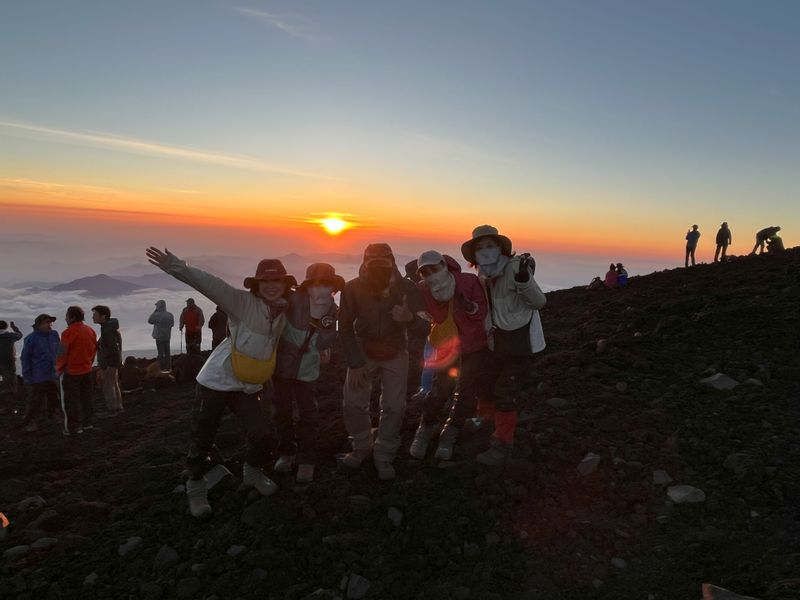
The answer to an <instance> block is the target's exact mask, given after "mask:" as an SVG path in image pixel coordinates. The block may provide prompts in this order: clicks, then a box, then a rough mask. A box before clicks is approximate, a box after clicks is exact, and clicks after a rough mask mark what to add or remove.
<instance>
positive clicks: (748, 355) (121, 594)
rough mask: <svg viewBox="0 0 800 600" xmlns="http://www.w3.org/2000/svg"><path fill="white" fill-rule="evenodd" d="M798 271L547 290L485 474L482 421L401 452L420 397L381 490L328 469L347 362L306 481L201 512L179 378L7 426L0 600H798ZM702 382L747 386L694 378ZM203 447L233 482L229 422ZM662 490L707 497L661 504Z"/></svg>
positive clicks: (797, 261)
mask: <svg viewBox="0 0 800 600" xmlns="http://www.w3.org/2000/svg"><path fill="white" fill-rule="evenodd" d="M798 267H800V250H799V249H794V250H790V251H787V252H785V253H784V254H783V255H780V256H758V257H744V258H739V259H734V260H732V261H731V262H728V263H726V264H719V265H700V266H698V267H696V268H691V269H674V270H670V271H664V272H659V273H655V274H652V275H648V276H644V277H634V278H632V279H631V281H630V285H629V287H627V288H626V289H623V290H598V291H589V290H585V289H582V288H574V289H570V290H562V291H558V292H553V293H550V294H548V306H547V308H546V309H545V310H544V311H543V313H542V320H543V324H544V328H545V333H546V335H547V339H548V348H547V350H546V351H545V352H543V353H541V354H539V355H537V358H536V359H535V361H534V362H533V365H532V369H531V372H530V378H529V379H528V380H527V381H524V382H521V383H520V385H521V393H520V395H521V397H522V399H523V405H524V409H523V411H522V416H521V419H520V426H519V428H518V429H517V434H516V449H515V453H514V460H513V462H512V464H511V465H509V466H508V467H507V468H506V469H505V470H492V469H486V468H483V467H480V466H479V465H476V463H475V461H474V455H475V453H476V452H478V451H480V450H481V449H482V448H484V447H485V446H486V444H487V440H488V433H487V432H485V431H482V432H477V433H474V434H472V435H471V436H467V437H465V438H464V442H463V444H462V445H461V446H460V447H459V448H458V452H457V453H456V455H455V457H454V458H455V460H454V461H452V462H451V463H445V464H440V465H437V464H436V463H435V462H434V461H433V460H432V458H429V459H428V460H426V461H424V462H419V461H414V460H411V459H409V458H408V457H407V454H406V449H407V448H408V443H409V442H410V438H411V436H412V434H413V430H414V420H415V419H416V417H417V415H418V413H419V409H418V407H416V406H410V407H409V414H408V419H407V423H406V427H405V430H404V447H403V450H402V451H401V455H400V457H399V458H398V460H397V467H398V478H397V480H396V481H395V482H392V483H381V482H378V481H377V480H376V477H375V471H374V469H373V468H372V466H371V465H370V466H368V467H366V468H365V469H364V470H363V472H356V473H351V472H344V471H342V470H340V469H338V468H337V467H336V461H335V458H334V457H335V455H336V453H337V452H341V451H343V450H345V449H346V448H347V439H346V435H345V433H344V428H343V426H342V422H341V414H340V412H341V411H340V403H341V391H340V390H341V385H342V378H343V365H342V360H341V355H340V354H339V355H338V356H336V357H334V360H333V362H332V364H331V365H330V366H329V367H327V369H326V371H325V373H324V374H323V376H322V378H321V381H320V384H319V388H318V396H319V399H320V408H321V413H322V417H323V422H324V427H323V430H322V432H321V435H320V449H321V454H322V455H323V456H325V457H326V458H325V460H324V462H323V463H322V464H321V465H320V466H319V467H318V477H317V481H315V482H314V483H313V484H312V485H308V486H302V487H300V486H295V484H294V482H293V479H292V478H291V477H289V476H276V477H275V479H276V480H277V481H278V483H279V484H280V487H281V489H280V491H279V492H278V493H277V494H276V495H274V496H272V497H270V498H265V499H262V498H260V497H257V496H255V493H254V492H247V491H241V490H240V489H239V480H238V478H233V479H228V480H226V481H223V482H222V483H220V484H219V485H218V486H217V487H215V488H214V489H213V490H212V492H211V494H210V498H211V503H212V505H213V507H214V516H213V518H212V519H211V520H210V521H207V522H198V521H196V520H194V519H192V518H191V517H190V516H189V515H188V514H187V505H186V498H185V495H183V494H182V493H181V492H180V487H178V486H180V485H181V484H182V483H183V480H184V475H182V471H183V464H182V458H183V455H184V452H185V450H186V448H187V435H188V430H189V419H190V413H191V409H192V402H193V388H192V385H191V384H188V383H187V384H180V385H176V386H174V387H171V388H166V389H162V390H160V391H148V392H145V393H143V394H141V395H137V396H132V397H127V398H126V403H127V412H126V414H125V416H124V418H120V419H118V420H116V421H101V422H100V424H99V428H98V430H96V431H94V432H90V433H85V434H83V435H81V436H78V437H75V438H64V437H62V436H61V435H60V433H58V430H57V428H56V423H55V422H53V423H50V424H48V426H47V427H46V428H45V430H44V431H40V432H37V433H35V434H25V433H24V432H22V431H21V430H19V429H14V425H15V422H14V419H15V417H13V416H5V417H0V419H2V420H0V427H1V428H2V431H3V437H2V441H0V511H2V512H4V513H5V514H6V515H7V516H8V518H9V519H10V521H11V525H10V526H9V527H8V528H7V535H6V536H5V539H4V540H3V541H2V542H0V552H2V553H3V556H2V558H1V559H0V597H2V598H9V599H14V598H15V599H19V600H23V599H28V598H48V599H50V598H78V597H80V598H175V597H178V598H206V599H211V598H216V599H220V600H222V599H235V598H260V599H272V598H274V599H278V598H281V599H283V598H291V599H301V598H336V597H341V598H347V597H364V598H385V599H390V598H398V599H399V598H403V599H405V598H436V599H447V598H459V599H465V598H476V599H492V598H497V599H500V598H529V599H534V598H535V599H542V600H550V599H553V600H554V599H586V598H608V599H612V598H613V599H627V598H631V599H637V600H644V599H649V598H652V599H683V598H692V599H693V598H699V597H700V585H701V583H702V582H713V583H715V584H718V585H721V586H723V587H726V588H729V589H731V590H735V591H736V592H738V593H740V594H749V595H753V596H756V597H758V598H765V599H766V598H769V599H789V598H800V500H799V499H800V456H799V455H800V398H798V390H799V388H800V377H799V375H800V367H799V366H798V349H799V346H800V344H799V341H798V340H800V307H799V305H798V298H799V297H800V277H799V276H798V273H799V271H798ZM715 373H724V374H725V375H727V376H729V377H731V378H733V379H734V380H736V381H737V382H738V383H739V385H737V386H736V387H735V388H733V389H730V390H717V389H714V388H713V387H711V386H710V385H708V384H705V383H701V382H700V380H701V379H704V378H707V377H709V376H711V375H714V374H715ZM98 402H99V398H98ZM217 442H218V446H219V449H220V452H221V455H222V456H223V457H224V460H225V463H226V465H227V466H228V468H230V470H231V471H233V472H234V474H238V473H241V461H242V459H243V447H242V444H241V437H240V432H239V429H238V425H237V423H236V421H235V420H234V419H233V418H232V417H230V418H227V419H226V420H225V421H224V423H223V425H222V427H221V431H220V434H219V437H218V441H217ZM588 453H594V454H596V455H597V456H599V459H600V460H599V463H598V464H597V465H596V468H595V469H594V470H592V468H593V467H592V464H590V463H585V464H584V467H587V468H585V469H583V468H582V471H584V473H586V474H582V473H581V472H580V471H579V470H578V468H577V467H578V465H579V464H580V463H581V461H582V460H583V459H584V457H585V456H586V455H587V454H588ZM654 471H665V472H666V474H667V475H668V477H669V478H671V479H672V481H671V482H666V480H665V479H657V480H658V482H659V483H654ZM659 476H661V477H663V474H659ZM657 477H658V476H657ZM673 485H691V486H694V487H696V488H699V489H700V490H702V491H703V492H704V493H705V500H704V501H702V502H697V503H687V504H684V503H678V504H676V503H673V502H672V501H670V500H669V498H668V496H667V491H668V488H669V486H673ZM176 487H177V491H176ZM37 496H38V497H40V498H41V501H39V500H37V499H36V498H35V497H37ZM31 498H33V499H32V500H26V499H31Z"/></svg>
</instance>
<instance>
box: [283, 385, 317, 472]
mask: <svg viewBox="0 0 800 600" xmlns="http://www.w3.org/2000/svg"><path fill="white" fill-rule="evenodd" d="M272 383H273V385H274V390H275V396H274V400H273V402H274V405H275V427H276V428H277V430H278V453H279V454H281V455H286V456H291V455H294V454H297V462H298V463H299V464H309V465H313V464H315V463H316V460H317V443H316V442H317V436H318V434H319V412H318V410H317V399H316V391H315V388H316V385H315V382H313V381H299V380H297V379H284V378H282V377H275V378H274V379H273V380H272ZM295 406H296V407H297V420H296V421H295V418H294V415H295V410H294V407H295Z"/></svg>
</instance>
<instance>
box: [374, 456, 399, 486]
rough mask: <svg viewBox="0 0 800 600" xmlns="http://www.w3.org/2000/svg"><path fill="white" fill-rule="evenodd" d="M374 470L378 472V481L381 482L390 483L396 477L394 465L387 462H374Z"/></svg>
mask: <svg viewBox="0 0 800 600" xmlns="http://www.w3.org/2000/svg"><path fill="white" fill-rule="evenodd" d="M375 469H376V470H377V471H378V479H380V480H381V481H391V480H392V479H394V478H395V477H397V472H396V471H395V470H394V465H393V464H392V463H391V462H390V461H388V460H377V459H376V460H375Z"/></svg>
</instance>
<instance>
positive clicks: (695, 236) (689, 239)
mask: <svg viewBox="0 0 800 600" xmlns="http://www.w3.org/2000/svg"><path fill="white" fill-rule="evenodd" d="M699 239H700V232H699V231H698V230H697V225H692V228H691V229H690V230H689V231H687V232H686V260H685V261H684V266H686V267H688V266H689V259H690V258H691V260H692V266H694V265H695V262H694V252H695V250H697V241H698V240H699Z"/></svg>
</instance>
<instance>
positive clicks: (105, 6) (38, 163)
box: [0, 0, 800, 283]
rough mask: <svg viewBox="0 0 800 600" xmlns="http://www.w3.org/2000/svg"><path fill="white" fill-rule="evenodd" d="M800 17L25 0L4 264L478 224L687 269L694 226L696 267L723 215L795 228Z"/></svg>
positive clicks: (436, 235)
mask: <svg viewBox="0 0 800 600" xmlns="http://www.w3.org/2000/svg"><path fill="white" fill-rule="evenodd" d="M799 23H800V3H797V2H779V1H775V2H765V3H758V2H739V1H735V0H725V1H708V2H632V1H625V2H615V1H602V2H571V1H555V0H554V1H552V2H502V3H493V2H468V1H461V0H459V1H442V2H410V1H403V2H344V1H342V2H330V1H319V2H310V1H309V2H300V1H298V2H272V1H270V2H264V1H256V0H242V1H231V2H228V1H224V0H198V1H189V0H185V1H155V0H152V1H147V0H145V1H140V2H107V1H105V0H98V1H94V2H92V1H87V0H76V1H74V2H63V1H60V0H59V1H52V2H46V1H36V2H6V3H3V5H2V7H0V214H2V224H3V237H2V240H1V241H0V250H1V251H2V252H3V254H4V259H3V263H4V264H3V270H4V271H5V272H9V271H14V268H13V265H12V263H14V259H15V257H16V258H19V260H20V261H22V260H23V257H24V263H20V264H23V265H24V267H20V268H24V269H26V270H28V271H37V268H38V267H40V272H41V274H42V276H45V275H48V276H49V275H50V271H48V268H50V267H48V265H50V266H51V267H52V269H51V270H57V267H55V266H53V265H63V264H64V263H70V264H72V265H73V266H76V268H77V267H81V266H82V265H83V264H84V263H85V265H86V268H89V267H90V266H91V267H93V266H94V265H95V264H96V263H97V258H98V255H101V256H102V257H104V258H113V257H127V256H129V255H132V254H136V255H141V259H142V261H144V258H143V249H144V247H145V246H147V245H150V244H157V245H167V246H169V245H172V246H173V247H177V248H178V250H182V251H184V252H186V253H195V254H196V253H205V254H214V253H225V254H248V253H252V254H254V255H256V256H258V257H260V256H263V255H270V254H272V255H282V254H285V253H288V252H300V253H303V254H309V253H313V252H315V251H335V252H357V251H360V250H361V249H362V248H363V246H364V245H365V244H366V243H367V242H369V241H374V240H385V241H389V242H390V243H392V244H393V245H394V246H395V247H396V249H397V250H398V252H403V253H406V254H409V255H415V254H418V253H419V252H420V251H422V250H426V249H428V248H437V249H441V250H444V251H451V252H453V251H456V250H457V248H458V246H459V244H460V242H462V241H463V240H465V239H466V238H467V237H468V236H469V233H470V231H471V229H472V227H474V226H475V225H478V224H481V223H491V224H493V225H496V226H497V227H499V228H500V229H501V231H502V232H503V233H506V234H507V235H509V236H510V237H511V238H512V239H513V240H514V242H515V245H516V246H517V248H519V249H520V250H533V251H535V252H537V253H542V254H543V255H544V256H547V255H548V253H549V254H550V255H552V256H558V260H560V261H566V263H568V262H569V261H570V260H571V259H570V257H571V256H572V257H574V260H575V261H582V262H586V261H587V260H589V261H591V260H592V258H591V257H597V262H598V264H600V265H601V266H600V267H598V269H597V271H598V274H602V271H604V269H603V266H604V265H607V264H608V262H609V261H610V260H614V261H618V260H621V261H623V262H627V263H630V262H636V261H638V262H639V263H640V264H641V265H642V267H641V268H642V269H643V270H644V269H646V268H647V265H650V266H651V267H652V268H663V266H661V267H660V265H663V264H665V263H668V262H672V263H674V264H675V265H677V264H681V263H682V260H683V255H682V253H683V244H684V241H683V236H684V235H685V232H686V230H687V229H688V228H689V227H690V226H691V225H692V224H693V223H697V224H698V225H700V230H701V232H702V233H703V236H704V237H703V238H701V245H700V251H699V253H698V254H699V258H701V259H702V260H710V258H711V256H712V255H713V237H714V235H715V233H716V230H717V228H718V226H719V224H720V222H721V221H723V220H725V221H728V222H729V223H730V226H731V229H732V231H733V240H734V246H733V248H732V251H733V253H735V254H743V253H746V252H749V251H750V249H751V248H752V244H753V235H754V233H755V231H756V230H758V229H760V228H762V227H766V226H769V225H781V226H782V227H783V232H782V233H783V237H784V240H785V243H786V245H787V247H788V246H794V245H796V244H798V243H800V241H799V240H800V218H798V209H797V203H798V198H797V196H798V175H797V174H798V173H800V71H798V64H800V36H798V35H797V30H798V24H799ZM329 213H338V214H341V215H344V216H343V217H342V218H343V219H345V220H347V221H349V222H351V223H352V224H353V227H352V228H350V229H348V230H346V231H344V232H342V233H340V234H339V235H335V236H334V235H330V234H328V233H325V232H324V231H323V229H322V228H321V227H320V225H319V223H318V221H319V220H320V219H324V218H325V217H326V216H327V215H328V214H329ZM139 250H141V252H139ZM587 257H588V258H587ZM9 261H11V262H9ZM92 261H94V262H92ZM566 263H564V264H566ZM540 264H541V261H540ZM59 268H60V267H59ZM542 268H547V267H545V266H544V265H542ZM551 268H552V267H551ZM84 274H86V275H89V274H92V273H91V272H87V273H84ZM31 278H32V279H35V277H34V276H33V275H32V276H31ZM575 283H581V282H580V281H576V282H575Z"/></svg>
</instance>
